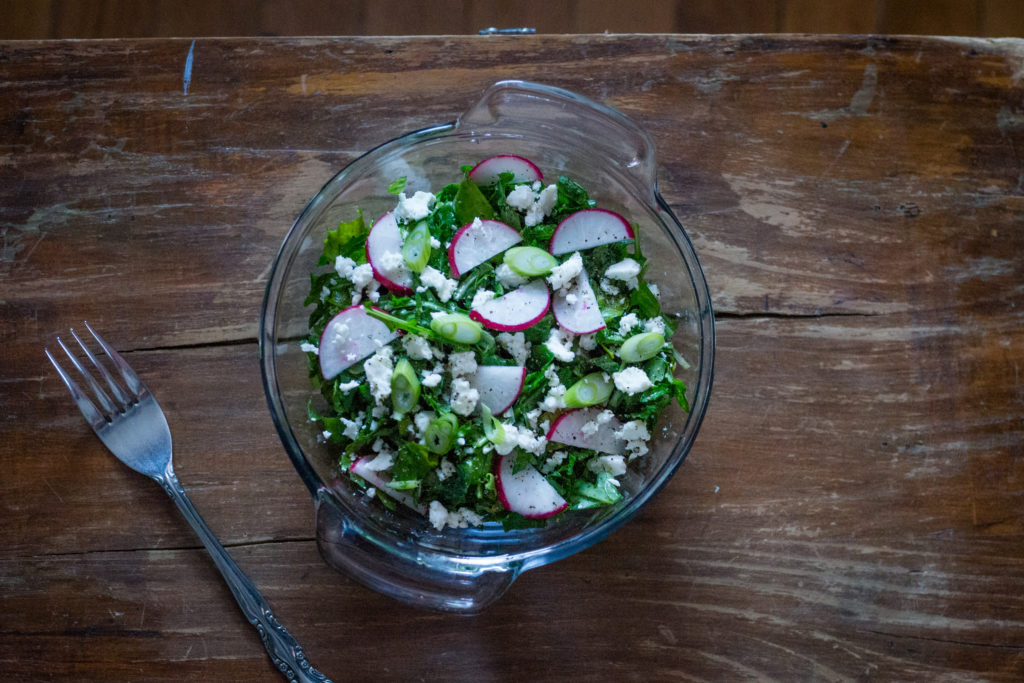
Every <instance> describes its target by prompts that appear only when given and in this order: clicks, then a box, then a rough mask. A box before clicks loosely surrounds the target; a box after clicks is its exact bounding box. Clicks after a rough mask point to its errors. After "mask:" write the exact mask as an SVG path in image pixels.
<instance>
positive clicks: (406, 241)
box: [302, 155, 688, 529]
mask: <svg viewBox="0 0 1024 683" xmlns="http://www.w3.org/2000/svg"><path fill="white" fill-rule="evenodd" d="M459 176H461V177H459ZM456 178H457V181H456V182H452V183H451V184H448V185H446V186H444V187H442V188H440V189H439V190H438V191H437V193H436V194H434V193H431V192H424V191H417V192H415V193H412V194H411V196H407V194H406V192H405V178H399V179H397V180H396V181H395V182H394V183H392V185H391V187H390V188H389V192H390V193H391V194H394V195H396V199H395V207H394V209H393V210H391V211H388V212H386V213H385V214H384V215H382V216H380V217H378V218H377V219H376V220H375V221H374V222H373V223H372V225H371V224H370V223H369V222H368V221H367V220H366V218H365V217H364V216H363V214H362V211H361V210H357V215H356V216H355V218H354V219H353V220H351V221H348V222H342V223H341V224H340V225H339V226H338V228H337V229H334V230H330V231H328V233H327V235H326V238H325V240H324V248H323V253H322V255H321V258H320V261H319V266H322V267H323V268H319V269H318V271H317V272H315V273H313V274H312V276H311V287H310V293H309V296H308V297H307V299H306V305H307V306H312V307H313V309H312V313H311V314H310V319H309V336H308V338H307V339H306V340H305V341H304V342H302V349H303V351H305V352H307V354H308V358H309V371H310V379H311V381H312V384H313V386H314V387H315V388H316V389H317V390H318V391H319V392H320V394H321V395H322V396H323V398H324V400H325V401H326V408H320V409H317V408H315V407H314V406H313V403H312V401H311V402H310V405H309V418H310V420H312V421H313V422H315V423H316V424H317V428H318V430H319V431H320V433H321V438H322V439H325V440H326V441H328V442H329V443H330V444H331V445H332V446H334V447H336V448H337V452H338V466H339V469H340V471H341V472H344V473H347V475H348V476H350V477H351V478H352V479H353V480H354V481H355V482H356V483H357V484H358V485H360V486H361V487H362V489H363V490H364V491H365V495H368V496H375V497H377V498H378V499H379V500H380V502H381V503H382V504H383V505H385V506H387V507H389V508H392V509H394V508H395V507H396V506H398V505H406V506H408V507H409V508H412V509H414V510H416V511H418V512H419V513H421V514H423V515H424V516H426V517H427V518H428V519H429V520H430V522H431V523H432V524H433V525H434V526H435V527H436V528H438V529H443V528H444V527H446V526H448V527H466V526H477V525H481V524H483V523H485V522H488V521H496V522H500V523H501V524H503V525H504V527H505V528H506V529H512V528H523V527H531V526H543V525H544V524H545V523H546V520H547V519H549V518H551V517H553V516H555V515H559V514H562V513H564V512H565V511H566V510H579V509H587V508H593V507H598V506H604V505H612V504H614V503H616V502H617V501H619V500H621V499H622V497H623V494H622V492H621V491H620V488H619V483H620V482H619V480H618V477H621V476H622V475H624V474H625V473H626V472H627V468H628V467H629V463H630V462H631V461H633V460H635V459H637V458H642V457H643V456H644V455H645V454H646V453H647V452H648V444H649V441H650V439H651V434H652V432H653V430H654V425H655V422H656V421H657V418H658V415H659V413H661V411H662V410H663V409H664V408H665V406H666V405H667V404H668V403H669V402H670V401H673V400H675V401H677V402H678V403H679V405H680V406H682V407H683V409H684V410H688V406H687V402H686V385H685V384H684V383H683V382H682V381H681V380H680V379H678V378H676V377H674V372H675V370H676V368H677V366H680V365H682V366H683V367H686V366H685V363H686V361H685V360H684V359H683V358H682V357H681V356H680V355H679V354H678V353H677V352H676V351H675V349H674V348H673V346H672V344H671V343H670V341H669V339H670V337H671V335H672V333H673V332H674V330H675V321H674V320H673V318H671V317H669V316H665V315H662V312H661V305H660V302H659V292H658V288H657V286H656V285H655V284H653V283H648V282H647V281H646V280H645V277H644V276H645V273H646V270H647V260H646V259H645V257H644V255H643V253H642V251H641V244H640V240H639V235H638V234H637V231H636V228H635V227H634V226H633V225H631V224H630V223H629V221H628V220H627V219H626V218H624V217H623V216H620V215H619V214H617V213H615V212H613V211H610V210H607V209H604V208H600V207H598V206H596V203H595V202H594V201H593V200H591V199H590V197H589V195H588V193H587V191H586V190H585V189H584V188H583V187H581V186H580V185H579V184H577V183H576V182H574V181H573V180H572V179H570V178H567V177H564V176H563V177H559V178H558V179H557V181H555V182H551V183H546V181H545V179H544V177H543V174H542V172H541V170H540V169H539V168H537V166H535V165H534V164H533V163H532V162H530V161H529V160H527V159H524V158H522V157H518V156H512V155H501V156H496V157H491V158H489V159H485V160H484V161H482V162H480V163H478V164H476V165H475V166H463V167H462V169H461V173H460V174H458V176H456Z"/></svg>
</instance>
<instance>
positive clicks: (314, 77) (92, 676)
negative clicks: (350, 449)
mask: <svg viewBox="0 0 1024 683" xmlns="http://www.w3.org/2000/svg"><path fill="white" fill-rule="evenodd" d="M503 78H524V79H528V80H535V81H539V82H545V83H550V84H552V85H558V86H563V87H566V88H569V89H571V90H575V91H578V92H580V93H583V94H585V95H588V96H590V97H592V98H594V99H597V100H599V101H603V102H606V103H608V104H610V105H613V106H615V107H618V108H619V109H621V110H622V111H623V112H625V113H626V114H628V115H629V116H631V117H633V118H635V119H636V120H637V121H638V122H639V123H641V124H642V125H643V126H645V127H646V128H648V129H649V130H650V131H651V133H652V134H653V136H654V137H655V139H656V141H657V143H658V145H659V150H660V179H661V188H662V191H663V193H664V195H665V197H666V199H667V201H668V202H669V204H670V205H671V206H672V207H673V208H674V209H675V211H676V212H677V213H678V215H679V217H680V219H681V220H682V221H683V223H684V224H685V225H686V227H687V229H688V231H689V234H690V236H691V237H692V238H693V240H694V243H695V245H696V248H697V251H698V253H699V255H700V258H701V259H702V263H703V265H704V267H705V270H706V273H707V277H708V280H709V283H710V287H711V291H712V296H713V301H714V306H715V309H716V319H717V329H718V350H717V360H716V378H715V386H714V390H713V396H712V401H711V407H710V410H709V412H708V414H707V419H706V421H705V423H704V427H703V430H702V432H701V435H700V437H699V438H698V440H697V443H696V446H695V448H694V449H693V451H692V453H691V454H690V456H689V458H688V460H687V461H686V463H685V465H684V466H683V467H682V469H681V470H680V471H679V473H678V475H677V476H676V477H675V478H674V480H673V481H672V482H671V483H670V485H669V486H668V487H667V488H666V490H665V491H664V492H663V493H662V494H661V495H660V497H658V498H657V499H656V500H655V501H654V502H653V503H652V504H651V505H650V506H649V507H648V508H646V509H645V511H644V512H643V513H642V514H641V515H640V516H639V517H638V518H637V519H636V520H635V521H633V522H632V523H630V524H629V525H627V526H626V527H625V528H623V529H622V530H621V531H619V532H618V533H616V534H614V535H613V536H612V537H610V538H609V539H608V540H606V541H605V542H603V543H601V544H599V545H597V546H596V547H594V548H592V549H590V550H588V551H586V552H583V553H580V554H578V555H576V556H573V557H571V558H569V559H567V560H564V561H562V562H559V563H556V564H554V565H551V566H548V567H545V568H542V569H539V570H536V571H532V572H528V573H527V574H525V575H524V576H523V577H522V578H521V579H520V580H519V581H518V582H517V583H516V584H515V585H514V586H513V587H512V589H511V591H510V592H509V593H508V594H507V595H506V596H505V597H504V598H503V599H502V600H501V601H500V602H499V603H498V604H497V605H496V606H494V607H493V608H492V609H490V610H489V611H487V612H485V613H484V614H482V615H480V616H477V617H472V618H465V617H456V616H449V615H442V614H436V613H429V612H423V611H418V610H415V609H412V608H408V607H405V606H402V605H401V604H398V603H396V602H394V601H392V600H390V599H387V598H384V597H381V596H379V595H377V594H375V593H373V592H371V591H369V590H367V589H365V588H363V587H361V586H360V585H358V584H356V583H354V582H352V581H350V580H348V579H346V578H344V577H342V576H341V575H338V574H336V573H335V572H333V571H332V570H330V569H329V568H328V567H327V566H326V565H324V564H323V563H322V562H321V560H320V558H319V556H318V554H317V550H316V547H315V543H314V541H313V539H312V529H313V520H312V504H311V501H310V499H309V497H308V495H307V493H306V490H305V488H304V486H303V485H302V484H301V483H300V481H299V479H298V477H297V476H296V474H295V473H294V471H293V469H292V466H291V464H290V463H289V461H288V459H287V458H286V456H285V454H284V452H283V450H282V447H281V445H280V442H279V441H278V438H277V436H276V435H275V432H274V429H273V426H272V425H271V422H270V418H269V415H268V412H267V408H266V405H265V402H264V398H263V391H262V387H261V383H260V378H259V370H258V366H257V355H256V325H257V318H258V314H259V306H260V302H261V298H262V294H263V287H264V284H265V282H266V279H267V270H268V267H269V265H270V263H271V260H272V259H273V257H274V254H275V252H276V250H277V248H278V246H279V244H280V242H281V240H282V238H283V237H284V234H285V232H286V231H287V229H288V228H289V226H290V224H291V222H292V220H293V219H294V217H295V216H296V215H297V214H298V212H299V211H300V210H301V209H302V207H303V206H304V204H305V202H306V201H307V199H308V198H309V197H310V196H311V195H312V194H313V193H314V192H315V191H316V190H317V189H318V188H319V187H320V185H321V184H322V183H323V182H324V181H326V180H327V179H328V178H330V177H331V176H332V175H333V174H334V173H335V172H336V171H338V170H339V169H340V168H341V167H343V166H344V165H345V164H346V163H348V162H349V161H351V160H352V159H354V158H355V157H356V156H357V155H359V154H360V153H362V152H364V151H366V150H367V149H369V148H370V147H371V146H373V145H375V144H377V143H379V142H381V141H384V140H387V139H389V138H391V137H392V136H394V135H395V134H396V133H400V132H404V131H408V130H411V129H415V128H418V127H422V126H425V125H429V124H433V123H437V122H444V121H448V120H451V119H452V118H454V117H455V116H456V115H457V114H458V113H459V112H460V111H462V110H463V108H464V107H465V106H467V105H468V104H469V103H471V102H473V101H474V100H475V99H476V98H477V97H478V95H479V94H480V92H481V91H482V90H483V89H484V88H485V87H486V86H487V85H488V84H490V83H491V82H493V81H495V80H499V79H503ZM1022 155H1024V43H1022V42H1020V41H1014V40H1002V41H997V40H954V39H945V40H943V39H909V38H892V39H890V38H879V37H870V38H869V37H846V38H814V37H764V36H749V37H748V36H727V37H704V36H676V35H658V36H576V37H555V36H535V37H509V38H503V37H456V38H417V39H406V38H388V39H380V38H377V39H353V38H337V39H326V38H325V39H251V40H250V39H238V40H212V39H210V40H205V39H204V40H198V41H195V43H194V44H193V43H192V42H191V41H189V40H156V41H146V40H132V41H101V42H42V43H37V42H25V43H6V44H0V199H2V201H0V235H2V239H0V278H2V279H0V283H2V284H0V312H2V325H0V358H2V363H0V368H2V380H0V382H2V384H0V402H2V403H0V405H2V410H0V414H2V417H3V420H4V422H3V433H2V440H0V458H2V459H0V463H2V469H0V514H2V518H0V519H2V526H0V669H2V670H3V671H4V672H5V678H7V679H12V680H13V679H15V678H18V679H23V680H49V679H59V680H74V681H85V680H95V681H111V680H139V681H142V680H145V681H154V680H182V679H189V680H199V679H203V680H237V681H243V680H244V681H251V680H266V681H273V680H276V678H277V676H276V674H275V672H274V671H273V669H272V667H271V664H270V662H269V660H268V659H267V657H266V656H265V654H264V652H263V649H262V647H261V646H260V643H259V639H258V636H257V634H256V633H255V631H253V630H252V629H251V628H250V627H249V626H248V625H247V624H246V622H245V621H244V619H243V617H242V616H241V614H240V612H239V611H238V610H237V609H236V607H235V605H234V603H233V600H232V598H231V596H230V594H229V592H228V591H227V589H226V588H225V586H224V584H223V583H222V582H221V580H220V577H219V575H218V574H217V573H216V570H215V569H214V567H213V565H212V563H211V562H210V560H209V558H208V557H207V555H206V553H205V552H204V551H203V550H202V549H201V548H200V547H199V545H198V542H197V540H196V538H195V537H194V536H193V534H192V532H191V530H190V529H189V528H188V527H187V526H186V524H185V522H184V521H183V519H182V518H181V517H180V516H179V515H178V513H177V511H176V510H175V509H174V508H173V505H172V504H171V502H170V501H169V500H168V499H167V498H166V496H165V495H164V493H163V492H162V491H161V490H160V489H159V487H157V486H156V485H155V484H153V483H152V482H150V481H148V480H146V479H145V478H143V477H141V476H139V475H137V474H135V473H133V472H131V471H129V470H128V469H127V468H125V467H124V466H122V465H121V464H120V463H118V462H117V461H116V460H114V458H113V457H112V456H110V455H109V454H108V453H107V452H106V451H105V449H104V448H103V446H102V445H101V444H100V442H99V441H98V440H97V439H96V438H95V436H94V435H93V434H92V433H91V432H90V431H89V429H88V428H87V427H86V425H85V423H84V421H83V420H82V418H81V416H80V415H79V414H78V412H77V411H76V410H75V409H74V407H73V406H72V404H71V403H70V401H69V400H68V396H67V394H66V391H65V389H64V388H63V387H62V386H61V384H60V383H59V381H58V380H57V378H56V376H55V374H54V373H53V372H52V370H51V369H50V367H49V366H48V364H47V363H46V361H45V358H44V356H43V354H42V346H43V345H44V343H52V342H53V338H54V335H55V334H57V333H60V332H61V331H64V330H66V328H67V327H69V326H73V325H76V324H78V323H79V321H81V320H82V319H83V318H84V319H88V320H89V321H90V322H91V323H92V324H93V325H94V326H95V327H96V328H98V329H99V330H101V331H103V332H104V333H105V335H106V337H107V338H108V339H109V340H111V341H112V342H114V344H115V346H116V347H117V348H119V349H121V350H122V351H124V352H125V353H126V354H127V356H128V358H129V359H130V361H131V363H132V364H133V365H134V366H135V368H136V369H137V370H138V371H139V373H140V374H141V375H143V377H144V378H145V379H146V381H147V382H148V384H149V385H150V387H151V388H152V389H153V390H154V392H155V393H156V395H157V396H158V397H159V399H160V402H161V404H162V405H163V407H164V409H165V411H166V413H167V416H168V420H169V421H170V423H171V426H172V430H173V432H174V441H175V451H176V463H177V469H178V473H179V475H180V476H181V479H182V481H183V482H184V483H185V485H186V487H187V488H188V490H189V491H190V492H191V494H192V497H193V500H194V502H195V504H196V506H197V507H198V508H199V509H200V511H201V512H202V513H203V514H204V516H205V517H206V518H207V520H208V521H209V523H210V525H211V526H212V527H213V529H214V531H215V532H216V533H217V534H218V535H219V536H220V538H221V539H222V540H223V541H224V543H225V544H226V545H227V546H229V547H230V549H231V552H232V553H233V554H234V556H235V557H236V558H237V559H238V561H239V563H240V564H241V565H242V566H243V568H244V569H245V570H246V571H247V572H248V573H249V574H250V576H251V577H252V578H253V580H254V581H255V583H256V584H257V585H258V586H259V587H260V588H261V589H262V590H263V591H264V593H265V594H266V596H267V597H268V598H269V599H270V601H271V602H272V603H273V604H274V605H275V607H276V609H277V614H278V616H279V617H280V619H281V620H282V621H283V622H284V623H285V625H286V626H287V627H288V628H289V630H290V631H291V632H292V633H293V634H295V635H296V636H297V637H298V638H299V640H300V641H301V642H302V643H303V644H304V645H305V647H306V649H307V651H308V653H309V656H310V658H311V660H312V661H313V663H314V665H315V666H317V667H318V668H320V669H321V670H323V671H324V672H326V673H328V674H329V675H331V676H332V677H333V678H334V679H335V680H356V681H370V680H443V681H481V680H484V681H486V680H516V681H521V680H552V681H554V680H606V681H624V680H636V681H649V680H680V679H730V680H731V679H739V678H759V677H768V678H778V679H784V680H807V679H814V680H838V679H879V680H885V679H893V678H897V679H904V680H907V679H918V680H952V679H957V680H960V679H962V678H968V679H974V678H979V679H991V680H1020V679H1021V678H1022V677H1024V388H1022V387H1024V384H1022V377H1021V367H1020V366H1021V365H1022V364H1024V318H1022V316H1024V286H1022V283H1024V232H1022V229H1021V218H1022V216H1024V160H1022ZM1018 306H1020V308H1018Z"/></svg>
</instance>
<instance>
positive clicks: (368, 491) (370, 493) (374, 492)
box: [366, 486, 377, 498]
mask: <svg viewBox="0 0 1024 683" xmlns="http://www.w3.org/2000/svg"><path fill="white" fill-rule="evenodd" d="M376 495H377V489H375V488H373V487H372V486H369V487H367V489H366V497H367V498H373V497H374V496H376Z"/></svg>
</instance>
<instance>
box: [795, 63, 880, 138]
mask: <svg viewBox="0 0 1024 683" xmlns="http://www.w3.org/2000/svg"><path fill="white" fill-rule="evenodd" d="M877 88H878V65H877V64H875V63H874V62H871V63H869V64H868V65H867V66H865V67H864V78H863V80H861V83H860V88H859V89H858V90H857V92H855V93H853V97H852V98H850V104H849V105H848V106H845V107H840V108H839V109H823V110H822V111H818V112H812V113H810V114H807V118H809V119H812V120H814V121H820V122H822V123H831V122H832V121H835V120H836V119H841V118H844V117H848V116H867V115H868V107H870V106H871V102H872V101H873V100H874V99H875V90H876V89H877Z"/></svg>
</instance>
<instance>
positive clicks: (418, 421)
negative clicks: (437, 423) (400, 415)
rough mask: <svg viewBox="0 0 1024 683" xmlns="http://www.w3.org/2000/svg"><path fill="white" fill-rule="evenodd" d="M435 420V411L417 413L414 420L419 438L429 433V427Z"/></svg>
mask: <svg viewBox="0 0 1024 683" xmlns="http://www.w3.org/2000/svg"><path fill="white" fill-rule="evenodd" d="M433 420H434V411H432V410H424V411H422V412H419V413H416V416H415V417H414V418H413V419H412V421H413V423H414V424H415V425H416V434H417V435H418V436H423V433H424V432H425V431H427V427H428V426H430V423H431V422H432V421H433Z"/></svg>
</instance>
